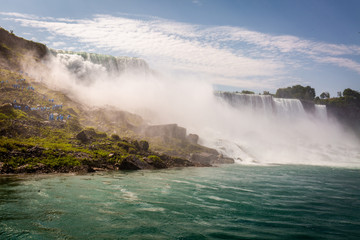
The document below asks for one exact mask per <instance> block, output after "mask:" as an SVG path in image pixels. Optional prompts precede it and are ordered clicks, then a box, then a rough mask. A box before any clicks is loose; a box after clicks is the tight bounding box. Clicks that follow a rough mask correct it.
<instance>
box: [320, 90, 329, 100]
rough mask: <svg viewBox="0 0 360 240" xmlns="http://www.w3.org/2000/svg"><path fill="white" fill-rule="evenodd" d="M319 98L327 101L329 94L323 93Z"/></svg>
mask: <svg viewBox="0 0 360 240" xmlns="http://www.w3.org/2000/svg"><path fill="white" fill-rule="evenodd" d="M320 97H321V99H325V98H326V99H329V98H330V93H328V92H323V93H321V94H320Z"/></svg>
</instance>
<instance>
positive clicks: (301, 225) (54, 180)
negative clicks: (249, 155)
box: [0, 165, 360, 239]
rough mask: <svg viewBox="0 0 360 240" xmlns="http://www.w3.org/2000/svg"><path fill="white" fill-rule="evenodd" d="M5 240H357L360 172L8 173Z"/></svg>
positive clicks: (2, 191) (0, 230)
mask: <svg viewBox="0 0 360 240" xmlns="http://www.w3.org/2000/svg"><path fill="white" fill-rule="evenodd" d="M0 239H360V170H359V169H341V168H328V167H309V166H241V165H226V166H222V167H216V168H186V169H170V170H161V171H138V172H109V173H96V174H93V175H52V176H12V177H8V176H7V177H4V176H3V177H0Z"/></svg>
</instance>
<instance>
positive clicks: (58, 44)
mask: <svg viewBox="0 0 360 240" xmlns="http://www.w3.org/2000/svg"><path fill="white" fill-rule="evenodd" d="M65 45H66V43H65V42H51V46H52V47H54V48H57V47H61V46H65Z"/></svg>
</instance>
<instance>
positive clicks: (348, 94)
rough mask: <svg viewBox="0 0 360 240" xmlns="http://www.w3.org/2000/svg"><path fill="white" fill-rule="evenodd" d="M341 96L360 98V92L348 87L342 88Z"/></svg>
mask: <svg viewBox="0 0 360 240" xmlns="http://www.w3.org/2000/svg"><path fill="white" fill-rule="evenodd" d="M343 96H344V97H345V98H352V99H360V93H359V92H358V91H355V90H352V89H350V88H347V89H345V90H344V92H343Z"/></svg>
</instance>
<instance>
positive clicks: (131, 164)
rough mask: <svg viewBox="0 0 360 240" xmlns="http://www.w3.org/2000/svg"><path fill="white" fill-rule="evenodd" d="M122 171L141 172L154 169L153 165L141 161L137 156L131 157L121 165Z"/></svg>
mask: <svg viewBox="0 0 360 240" xmlns="http://www.w3.org/2000/svg"><path fill="white" fill-rule="evenodd" d="M119 169H120V170H141V169H153V167H152V166H151V165H149V164H148V163H146V162H145V161H141V160H140V159H139V158H137V157H136V156H135V155H129V156H128V157H126V158H125V159H123V160H122V162H121V163H120V165H119Z"/></svg>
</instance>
